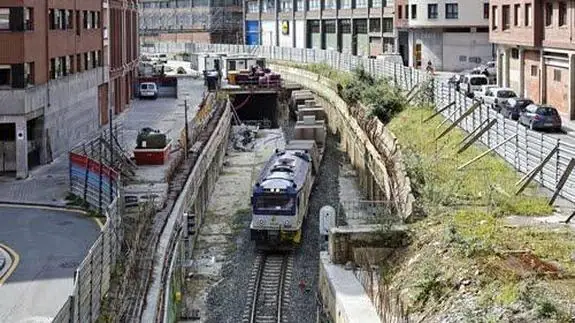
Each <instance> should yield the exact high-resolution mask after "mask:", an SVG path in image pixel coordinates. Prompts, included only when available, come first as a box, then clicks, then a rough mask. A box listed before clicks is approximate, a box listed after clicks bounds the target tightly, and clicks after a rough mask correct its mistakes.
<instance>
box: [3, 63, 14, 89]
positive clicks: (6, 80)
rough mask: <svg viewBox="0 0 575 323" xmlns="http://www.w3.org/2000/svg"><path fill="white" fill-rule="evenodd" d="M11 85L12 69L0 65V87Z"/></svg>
mask: <svg viewBox="0 0 575 323" xmlns="http://www.w3.org/2000/svg"><path fill="white" fill-rule="evenodd" d="M11 85H12V69H11V67H10V65H0V86H11Z"/></svg>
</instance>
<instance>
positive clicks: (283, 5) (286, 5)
mask: <svg viewBox="0 0 575 323" xmlns="http://www.w3.org/2000/svg"><path fill="white" fill-rule="evenodd" d="M280 11H281V12H289V11H292V2H291V1H289V0H288V1H286V0H282V1H281V2H280Z"/></svg>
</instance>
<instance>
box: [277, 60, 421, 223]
mask: <svg viewBox="0 0 575 323" xmlns="http://www.w3.org/2000/svg"><path fill="white" fill-rule="evenodd" d="M270 68H271V69H272V70H273V71H275V72H278V73H280V74H281V75H282V78H284V79H285V80H287V81H292V82H295V83H299V84H301V85H303V86H304V87H306V88H308V89H310V90H311V91H313V92H315V93H316V94H318V95H319V96H320V98H319V100H318V101H319V102H318V103H319V104H321V105H322V106H323V107H324V109H325V112H326V114H327V116H328V127H329V129H330V130H331V131H332V133H339V134H340V140H341V143H340V144H341V147H342V148H343V149H344V150H345V151H346V152H347V154H348V156H349V158H350V160H351V164H352V165H353V166H354V168H356V169H357V171H358V173H359V180H360V183H359V184H360V187H362V188H363V189H364V190H365V192H364V193H366V195H367V197H368V198H369V199H370V200H385V201H392V202H393V203H394V205H395V207H396V210H397V211H398V213H399V215H401V216H402V217H403V218H404V219H407V218H408V217H410V216H411V215H412V213H413V202H414V201H415V199H414V197H413V194H412V192H411V182H410V180H409V178H408V177H407V172H406V171H405V166H404V163H403V159H402V155H401V151H400V149H399V145H398V144H397V139H396V138H395V136H394V135H393V134H392V133H391V132H390V131H388V130H387V129H386V128H385V127H384V126H383V124H382V123H381V122H380V121H379V120H377V119H375V118H374V119H369V120H367V119H366V118H365V117H364V116H363V115H365V113H363V114H362V113H360V112H359V111H356V110H355V111H354V109H350V107H349V106H348V105H347V103H346V102H345V101H344V100H343V99H341V98H340V97H339V96H338V94H337V91H336V83H335V82H333V81H332V80H330V79H326V78H324V77H321V76H319V75H317V74H315V73H311V72H309V71H305V70H302V69H298V68H292V67H287V66H282V65H277V64H271V65H270ZM364 110H365V109H364ZM354 115H355V117H354ZM360 115H362V116H361V117H360ZM358 117H360V119H361V120H359V121H360V122H358V120H357V119H356V118H358ZM362 126H363V127H362ZM366 130H367V131H366Z"/></svg>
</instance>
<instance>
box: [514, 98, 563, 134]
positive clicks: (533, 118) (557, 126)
mask: <svg viewBox="0 0 575 323" xmlns="http://www.w3.org/2000/svg"><path fill="white" fill-rule="evenodd" d="M519 123H521V124H522V125H524V126H528V127H529V128H530V129H532V130H536V129H550V130H553V131H561V117H560V116H559V112H557V109H555V108H554V107H551V106H548V105H539V104H530V105H528V106H527V107H525V109H524V110H523V111H522V112H521V114H520V115H519Z"/></svg>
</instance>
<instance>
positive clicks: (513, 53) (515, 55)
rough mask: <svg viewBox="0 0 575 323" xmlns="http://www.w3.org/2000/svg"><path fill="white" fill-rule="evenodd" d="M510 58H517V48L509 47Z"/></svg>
mask: <svg viewBox="0 0 575 323" xmlns="http://www.w3.org/2000/svg"><path fill="white" fill-rule="evenodd" d="M511 58H513V59H519V49H517V48H511Z"/></svg>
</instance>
